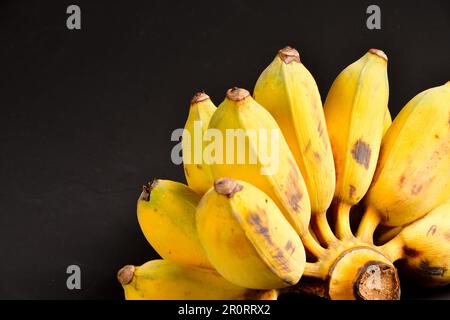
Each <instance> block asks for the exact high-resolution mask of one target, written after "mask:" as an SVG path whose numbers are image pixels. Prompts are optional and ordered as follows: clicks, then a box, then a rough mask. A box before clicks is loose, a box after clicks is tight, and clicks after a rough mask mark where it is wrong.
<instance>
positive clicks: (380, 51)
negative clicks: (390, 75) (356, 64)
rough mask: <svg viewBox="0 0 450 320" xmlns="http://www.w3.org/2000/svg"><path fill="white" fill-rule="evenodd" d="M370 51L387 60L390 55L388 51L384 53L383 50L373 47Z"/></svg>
mask: <svg viewBox="0 0 450 320" xmlns="http://www.w3.org/2000/svg"><path fill="white" fill-rule="evenodd" d="M369 52H370V53H372V54H374V55H376V56H379V57H380V58H382V59H384V60H385V61H388V57H387V55H386V53H384V51H383V50H380V49H374V48H372V49H370V50H369Z"/></svg>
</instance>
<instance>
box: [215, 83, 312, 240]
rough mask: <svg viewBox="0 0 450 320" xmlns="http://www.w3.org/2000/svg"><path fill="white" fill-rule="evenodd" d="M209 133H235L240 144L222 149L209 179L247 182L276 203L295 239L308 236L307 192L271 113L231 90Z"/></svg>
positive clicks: (250, 99) (247, 94)
mask: <svg viewBox="0 0 450 320" xmlns="http://www.w3.org/2000/svg"><path fill="white" fill-rule="evenodd" d="M209 129H217V130H218V131H219V132H220V133H221V134H222V136H223V137H226V136H228V137H229V136H230V133H231V134H236V135H237V140H238V141H239V140H240V141H241V143H240V142H237V143H234V146H232V147H230V148H225V150H224V151H225V152H224V154H223V155H222V159H221V160H222V161H221V163H213V164H212V165H211V167H212V172H213V176H214V178H215V179H217V178H221V177H230V178H234V179H239V180H244V181H247V182H250V183H252V184H253V185H255V186H256V187H258V188H259V189H261V190H262V191H264V192H265V193H266V194H267V195H268V196H269V197H271V198H272V199H273V200H274V201H275V203H276V204H277V205H278V207H279V208H280V209H281V210H282V212H283V214H284V215H285V217H286V218H287V219H288V221H289V222H290V223H291V224H292V226H293V227H294V229H295V230H296V231H297V232H298V233H299V234H300V235H304V234H307V233H308V225H309V220H310V215H311V206H310V202H309V197H308V191H307V189H306V185H305V182H304V180H303V177H302V174H301V172H300V170H299V168H298V167H297V165H296V163H295V159H294V157H293V156H292V153H291V152H290V150H289V147H288V145H287V143H286V141H285V139H284V138H283V136H282V133H281V130H280V128H279V127H278V124H277V123H276V121H275V120H274V119H273V117H272V116H271V115H270V113H269V112H268V111H267V110H265V109H264V108H263V107H262V106H261V105H259V104H258V103H257V102H256V101H255V100H253V98H252V97H251V96H250V94H249V92H248V91H247V90H245V89H239V88H233V89H230V90H228V91H227V95H226V98H225V101H224V102H222V104H221V105H220V106H219V107H218V109H217V111H216V112H215V113H214V115H213V117H212V118H211V121H210V124H209ZM234 137H236V136H234ZM234 137H232V139H234ZM231 141H235V140H231ZM228 142H230V139H227V143H226V144H227V145H228ZM224 146H225V144H224ZM239 154H241V155H243V157H241V158H240V157H239ZM228 160H229V161H228Z"/></svg>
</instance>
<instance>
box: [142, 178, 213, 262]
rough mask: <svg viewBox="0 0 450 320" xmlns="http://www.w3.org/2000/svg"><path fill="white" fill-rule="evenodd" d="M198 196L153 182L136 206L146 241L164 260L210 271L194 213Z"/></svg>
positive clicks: (169, 183)
mask: <svg viewBox="0 0 450 320" xmlns="http://www.w3.org/2000/svg"><path fill="white" fill-rule="evenodd" d="M199 201H200V196H199V195H198V194H197V193H195V192H194V191H192V190H191V189H189V187H188V186H186V185H184V184H182V183H178V182H174V181H170V180H161V179H158V180H154V181H153V182H152V183H149V184H148V185H146V186H144V187H143V191H142V193H141V196H140V197H139V200H138V204H137V214H138V221H139V225H140V226H141V229H142V232H143V233H144V235H145V237H146V238H147V240H148V242H150V244H151V245H152V247H153V248H154V249H155V250H156V252H158V254H159V255H160V256H161V257H163V258H164V259H167V260H172V261H175V262H177V263H180V264H186V265H195V266H200V267H204V268H212V266H211V264H210V263H209V261H208V258H207V257H206V253H205V251H204V250H203V247H202V245H201V244H200V240H199V238H198V234H197V229H196V226H195V224H196V221H195V211H196V207H197V204H198V202H199Z"/></svg>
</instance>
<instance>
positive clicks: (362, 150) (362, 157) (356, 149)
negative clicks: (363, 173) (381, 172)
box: [351, 139, 372, 170]
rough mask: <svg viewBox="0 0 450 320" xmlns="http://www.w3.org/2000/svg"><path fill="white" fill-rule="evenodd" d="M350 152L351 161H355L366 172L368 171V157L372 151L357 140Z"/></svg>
mask: <svg viewBox="0 0 450 320" xmlns="http://www.w3.org/2000/svg"><path fill="white" fill-rule="evenodd" d="M351 152H352V156H353V159H355V161H356V162H357V163H358V164H360V165H362V166H363V167H364V168H365V169H366V170H367V169H369V163H370V155H371V153H372V150H371V149H370V146H369V145H368V144H367V143H365V142H364V141H362V140H361V139H359V140H358V141H356V143H355V144H354V146H353V149H352V151H351Z"/></svg>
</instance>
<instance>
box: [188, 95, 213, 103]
mask: <svg viewBox="0 0 450 320" xmlns="http://www.w3.org/2000/svg"><path fill="white" fill-rule="evenodd" d="M208 99H209V96H208V95H207V94H206V93H204V92H197V93H196V94H194V96H193V97H192V99H191V104H195V103H199V102H202V101H205V100H208Z"/></svg>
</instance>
